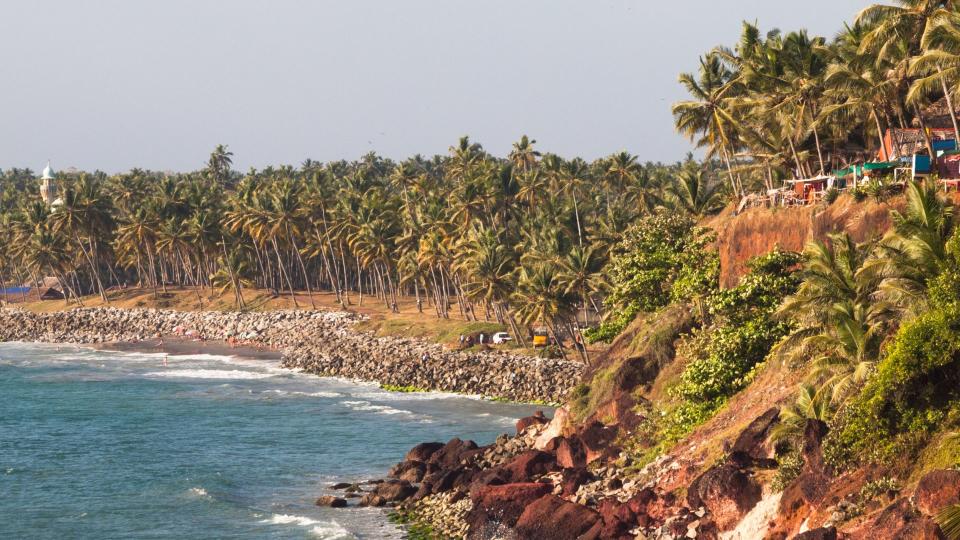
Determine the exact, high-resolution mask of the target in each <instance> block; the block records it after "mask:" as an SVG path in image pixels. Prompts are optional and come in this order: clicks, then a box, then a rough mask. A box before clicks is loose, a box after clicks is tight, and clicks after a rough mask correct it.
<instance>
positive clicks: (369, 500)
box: [360, 493, 387, 507]
mask: <svg viewBox="0 0 960 540" xmlns="http://www.w3.org/2000/svg"><path fill="white" fill-rule="evenodd" d="M386 504H387V501H385V500H384V499H383V497H381V496H379V495H377V494H376V493H367V494H366V495H364V496H363V497H361V498H360V506H378V507H379V506H386Z"/></svg>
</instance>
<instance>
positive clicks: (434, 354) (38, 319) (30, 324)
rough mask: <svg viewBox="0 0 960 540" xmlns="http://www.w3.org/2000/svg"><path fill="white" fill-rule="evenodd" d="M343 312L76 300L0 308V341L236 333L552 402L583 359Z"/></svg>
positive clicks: (422, 377)
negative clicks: (439, 335) (392, 327)
mask: <svg viewBox="0 0 960 540" xmlns="http://www.w3.org/2000/svg"><path fill="white" fill-rule="evenodd" d="M360 320H361V317H360V316H357V315H354V314H351V313H343V312H326V311H270V312H261V313H238V312H213V311H204V312H194V311H167V310H156V309H117V308H83V309H75V310H70V311H58V312H51V313H33V312H29V311H24V310H19V309H6V310H0V341H35V342H49V343H79V344H90V343H109V342H123V341H143V340H147V339H151V338H155V337H157V336H173V335H188V336H195V337H198V338H203V339H208V340H227V339H236V340H239V341H242V342H244V343H248V344H252V345H256V346H263V347H270V348H274V349H277V350H280V351H282V353H283V360H282V365H283V366H284V367H288V368H291V369H300V370H302V371H305V372H307V373H313V374H316V375H331V376H339V377H349V378H356V379H363V380H368V381H376V382H379V383H381V384H389V385H395V386H413V387H417V388H422V389H425V390H437V391H446V392H462V393H468V394H481V395H485V396H491V397H498V398H504V399H509V400H513V401H543V402H549V403H559V402H561V401H562V400H563V399H564V397H565V396H566V394H567V392H568V391H569V389H570V388H572V387H573V386H574V385H576V384H577V383H578V382H579V381H580V376H581V374H582V371H583V366H582V364H580V363H578V362H569V361H562V360H543V359H539V358H533V357H529V356H522V355H516V354H508V353H505V352H499V351H490V352H477V353H466V352H458V351H447V350H444V349H443V347H442V346H440V345H436V344H432V343H427V342H425V341H422V340H417V339H404V338H392V337H376V336H374V335H373V334H371V333H367V332H360V331H357V330H355V329H354V328H353V324H354V323H356V322H358V321H360Z"/></svg>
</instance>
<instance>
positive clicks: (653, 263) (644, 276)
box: [587, 212, 719, 342]
mask: <svg viewBox="0 0 960 540" xmlns="http://www.w3.org/2000/svg"><path fill="white" fill-rule="evenodd" d="M715 238H716V235H715V234H714V233H713V231H711V230H710V229H707V228H704V227H697V226H696V222H695V221H694V220H693V218H691V217H689V216H686V215H682V214H678V213H672V214H671V213H666V212H661V213H657V214H653V215H650V216H647V217H644V218H642V219H641V220H640V221H638V222H637V223H636V224H634V225H632V226H631V227H630V228H628V229H627V230H626V232H625V233H624V235H623V239H622V240H621V241H620V242H619V243H618V244H617V245H616V246H615V247H614V250H613V254H612V256H611V258H610V263H609V264H608V265H607V267H606V273H607V275H608V277H609V280H610V285H611V286H610V294H609V295H608V296H607V298H606V299H605V300H604V303H605V304H607V306H609V308H610V313H612V314H613V315H612V316H611V317H610V318H609V319H608V320H607V321H605V323H604V324H602V325H600V326H599V327H598V328H597V329H596V330H593V331H590V332H588V334H587V335H588V339H590V340H591V341H594V342H596V341H610V340H612V339H613V338H614V337H616V335H617V334H618V333H619V332H621V331H623V329H624V328H626V327H627V325H629V324H630V322H631V321H632V320H633V319H634V318H635V317H636V316H637V315H638V314H639V313H641V312H652V311H656V310H657V309H659V308H661V307H663V306H665V305H667V304H668V303H669V302H670V301H671V298H672V294H673V286H674V282H676V281H677V280H678V279H679V278H681V277H682V278H683V282H682V286H681V287H682V288H683V289H685V290H689V291H691V292H694V293H695V292H699V291H700V290H701V289H709V288H711V287H713V288H715V287H716V276H717V275H718V270H717V269H718V268H719V266H718V263H717V260H716V255H715V254H711V253H708V249H707V246H708V245H709V244H710V243H711V242H713V241H714V240H715ZM711 279H712V280H713V284H711V283H710V280H711Z"/></svg>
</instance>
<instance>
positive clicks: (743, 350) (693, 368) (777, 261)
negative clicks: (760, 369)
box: [674, 250, 800, 401]
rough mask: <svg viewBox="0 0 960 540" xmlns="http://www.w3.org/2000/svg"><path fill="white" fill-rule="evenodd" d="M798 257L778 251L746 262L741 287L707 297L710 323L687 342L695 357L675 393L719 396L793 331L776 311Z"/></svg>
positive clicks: (693, 397)
mask: <svg viewBox="0 0 960 540" xmlns="http://www.w3.org/2000/svg"><path fill="white" fill-rule="evenodd" d="M799 262H800V255H799V254H797V253H793V252H785V251H779V250H774V251H772V252H770V253H768V254H767V255H763V256H760V257H756V258H754V259H753V260H751V261H750V262H749V263H748V267H749V268H750V270H751V271H750V273H749V274H748V275H746V276H745V277H744V278H743V279H742V280H741V282H740V284H739V285H737V286H736V287H733V288H731V289H725V290H717V291H715V292H714V293H712V294H711V295H709V296H708V297H707V298H706V301H705V303H706V306H707V311H708V313H709V315H710V318H711V324H710V325H709V326H706V327H704V328H702V329H701V330H699V331H697V332H694V333H693V334H692V335H691V338H690V339H689V340H688V342H687V343H686V344H685V352H686V353H687V355H688V356H690V357H691V358H692V359H693V360H692V361H691V362H690V363H689V364H688V365H687V368H686V370H684V372H683V374H682V375H681V377H680V383H679V384H678V385H677V386H676V387H675V388H674V393H675V395H677V396H680V397H682V398H684V399H686V400H690V401H701V400H716V399H722V398H726V397H729V396H730V395H732V394H734V393H735V392H737V391H739V390H741V389H742V388H743V387H745V386H746V385H747V384H748V383H749V380H750V376H751V374H752V373H753V369H754V367H755V366H756V365H757V364H759V363H760V362H762V361H763V359H764V358H766V356H767V354H768V353H769V352H770V349H771V348H772V347H773V345H774V344H776V343H777V341H779V340H780V339H781V338H782V337H783V336H785V335H786V334H787V332H788V331H789V329H790V328H789V326H788V325H787V324H786V323H784V322H779V321H774V320H772V318H771V317H772V314H773V312H774V310H775V309H776V308H777V306H778V305H780V302H781V301H783V298H784V297H786V296H787V295H788V294H791V293H792V292H793V291H794V290H796V287H797V284H798V283H797V279H796V278H795V276H794V275H793V274H794V269H795V268H796V266H797V264H798V263H799Z"/></svg>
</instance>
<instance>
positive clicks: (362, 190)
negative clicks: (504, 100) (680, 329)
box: [0, 136, 726, 356]
mask: <svg viewBox="0 0 960 540" xmlns="http://www.w3.org/2000/svg"><path fill="white" fill-rule="evenodd" d="M535 143H536V141H534V140H532V139H530V138H528V137H526V136H524V137H522V138H521V139H520V140H519V141H517V142H516V143H515V144H514V145H513V149H512V151H511V152H510V153H509V155H508V156H507V157H505V158H498V157H495V156H493V155H491V154H489V153H488V152H486V151H485V150H484V149H483V147H482V146H481V145H479V144H477V143H475V142H473V141H471V140H470V139H469V138H467V137H463V138H462V139H460V140H459V141H458V143H457V144H456V145H454V146H452V147H451V148H450V150H449V153H448V155H446V156H434V157H433V158H429V159H427V158H424V157H421V156H414V157H412V158H410V159H407V160H404V161H402V162H399V163H396V162H393V161H391V160H389V159H385V158H383V157H380V156H377V155H376V154H373V153H371V154H367V155H366V156H363V158H362V159H360V160H358V161H355V162H346V161H337V162H330V163H319V162H315V161H311V160H307V161H305V162H304V163H303V164H302V165H301V166H300V167H296V168H295V167H291V166H283V167H278V168H272V167H270V168H266V169H263V170H250V171H249V172H247V173H246V174H241V173H239V172H238V171H235V170H233V169H232V168H231V167H232V154H231V152H230V151H229V150H228V149H227V148H226V147H224V146H219V147H217V149H216V150H215V151H214V152H213V153H212V154H211V156H210V159H209V162H208V163H207V164H206V166H205V167H204V168H203V169H201V170H199V171H196V172H191V173H185V174H162V173H157V172H152V171H145V170H140V169H133V170H131V171H130V172H128V173H124V174H117V175H112V176H111V175H106V174H104V173H101V172H93V173H75V174H63V173H60V174H58V175H57V183H58V184H59V193H58V195H59V200H58V201H57V203H56V204H54V205H52V206H51V207H48V206H46V205H45V204H44V203H43V202H42V201H41V200H40V198H39V197H38V196H37V180H36V179H35V178H33V174H32V172H30V171H29V170H25V169H11V170H8V171H6V172H4V173H2V177H0V178H2V186H3V194H2V197H0V204H2V209H0V210H2V214H0V228H2V232H3V234H0V242H3V245H0V281H2V282H3V283H27V282H30V281H37V280H39V279H40V278H42V277H44V276H54V277H57V278H58V279H59V281H60V283H62V284H63V286H64V290H65V293H66V295H67V297H68V300H69V301H72V302H76V303H82V301H83V300H82V297H83V296H84V295H86V294H98V295H99V296H100V297H101V298H102V299H103V300H104V301H105V302H109V298H108V295H107V291H108V289H109V288H110V287H116V286H138V287H144V288H148V289H151V290H153V291H154V292H155V293H157V294H159V293H160V292H162V291H165V290H166V289H167V287H171V286H174V287H180V286H185V287H196V288H198V289H205V288H212V289H219V290H220V291H221V292H222V293H223V294H228V295H232V296H233V298H234V300H235V303H236V305H237V307H238V308H240V309H243V308H245V307H246V306H245V301H244V297H243V295H242V294H241V292H242V290H243V289H244V288H260V289H268V290H273V291H275V292H276V293H277V294H285V295H289V296H290V297H291V298H292V299H293V302H294V303H295V304H297V305H298V306H299V305H300V303H301V302H302V301H303V298H304V293H305V296H306V298H307V299H308V300H306V301H307V302H309V303H310V304H311V305H313V306H315V303H314V298H313V295H314V293H316V292H318V291H328V292H333V293H334V294H335V295H336V298H337V301H338V302H339V303H340V304H342V305H343V306H345V307H346V306H349V305H351V304H362V303H363V302H364V301H368V302H371V301H373V302H380V303H382V305H383V306H384V308H385V309H388V310H393V311H396V310H398V302H399V298H400V297H401V296H405V297H411V298H414V299H415V301H416V305H417V307H418V309H419V310H420V311H421V312H424V311H426V312H428V313H430V314H432V315H433V316H435V317H438V318H448V317H450V316H451V313H456V314H458V315H459V316H460V317H462V318H464V319H467V320H496V321H498V322H500V323H502V324H505V325H509V326H510V327H511V328H512V329H513V330H514V332H515V334H516V335H517V336H519V339H523V336H524V335H526V334H527V332H526V331H525V329H524V328H522V326H528V325H543V326H545V327H546V328H547V329H548V331H549V332H550V333H551V334H553V335H554V337H555V338H557V337H560V336H563V335H565V336H572V337H577V336H579V334H580V332H581V328H583V327H584V326H587V325H589V324H591V321H596V320H597V319H598V318H600V317H602V316H603V315H604V314H605V309H604V304H603V298H604V297H605V296H606V288H607V283H606V280H605V278H604V275H603V272H602V269H603V268H604V266H605V265H606V264H607V262H608V260H609V258H610V256H611V252H612V250H613V248H614V246H615V245H616V244H617V242H618V241H619V240H620V238H621V236H622V234H623V232H624V230H625V229H626V228H627V227H628V226H629V225H630V224H631V223H632V222H634V221H635V220H637V219H638V218H639V217H641V216H643V215H649V214H651V213H656V212H662V211H666V210H667V209H669V211H670V212H674V213H682V214H686V215H691V216H702V215H706V214H709V213H712V212H715V211H717V210H719V209H720V208H721V207H722V206H723V204H724V203H725V194H726V191H725V189H724V187H723V185H722V182H721V181H720V179H719V178H718V176H717V175H716V173H715V167H714V166H713V165H712V164H711V163H709V162H708V163H698V162H696V161H694V160H692V159H687V160H686V161H685V162H682V163H676V164H672V165H662V164H654V163H647V164H642V163H640V162H639V161H638V159H637V157H636V156H634V155H631V154H629V153H627V152H618V153H615V154H613V155H610V156H608V157H606V158H603V159H598V160H595V161H593V162H587V161H585V160H583V159H580V158H573V159H564V158H562V157H560V156H557V155H554V154H549V153H547V154H541V152H540V151H538V150H537V149H536V147H535ZM296 293H299V295H298V294H296ZM298 296H299V298H298ZM581 354H583V355H584V356H585V355H586V353H585V351H582V352H581Z"/></svg>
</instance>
